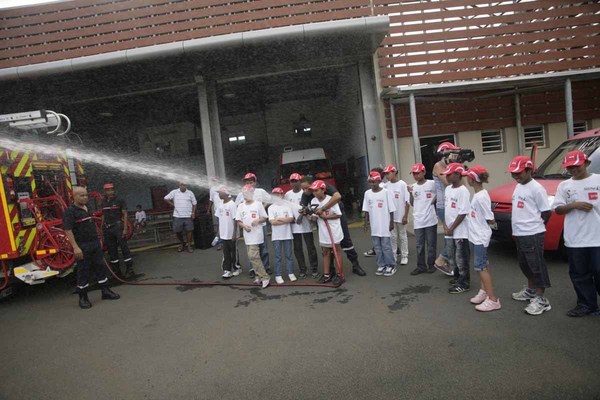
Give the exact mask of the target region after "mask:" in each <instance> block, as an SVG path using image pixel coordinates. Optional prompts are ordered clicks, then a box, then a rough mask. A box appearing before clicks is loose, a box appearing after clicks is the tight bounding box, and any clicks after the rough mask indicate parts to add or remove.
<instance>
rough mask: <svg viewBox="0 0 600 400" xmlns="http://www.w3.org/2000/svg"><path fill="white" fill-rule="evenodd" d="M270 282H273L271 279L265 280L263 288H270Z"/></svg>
mask: <svg viewBox="0 0 600 400" xmlns="http://www.w3.org/2000/svg"><path fill="white" fill-rule="evenodd" d="M269 282H271V279H265V280H264V281H262V288H263V289H264V288H266V287H267V286H269Z"/></svg>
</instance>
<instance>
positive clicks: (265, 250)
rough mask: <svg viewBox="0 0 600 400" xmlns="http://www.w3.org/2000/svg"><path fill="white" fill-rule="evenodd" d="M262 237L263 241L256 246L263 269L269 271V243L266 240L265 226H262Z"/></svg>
mask: <svg viewBox="0 0 600 400" xmlns="http://www.w3.org/2000/svg"><path fill="white" fill-rule="evenodd" d="M263 237H264V238H265V241H264V243H263V244H260V245H258V248H259V250H260V260H261V261H262V263H263V265H264V267H265V269H269V241H268V240H267V239H268V237H267V225H266V224H265V225H264V226H263Z"/></svg>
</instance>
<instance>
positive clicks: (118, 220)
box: [102, 183, 135, 279]
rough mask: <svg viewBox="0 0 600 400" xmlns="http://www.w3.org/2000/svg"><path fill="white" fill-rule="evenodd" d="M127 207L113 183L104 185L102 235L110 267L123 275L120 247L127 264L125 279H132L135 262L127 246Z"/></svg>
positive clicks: (124, 261) (119, 274)
mask: <svg viewBox="0 0 600 400" xmlns="http://www.w3.org/2000/svg"><path fill="white" fill-rule="evenodd" d="M126 221H127V205H126V204H125V200H122V199H119V198H118V197H116V196H115V186H114V184H112V183H106V184H105V185H104V198H103V199H102V233H103V236H104V244H106V247H107V248H108V256H109V258H110V267H111V269H112V270H113V271H114V272H115V273H116V274H117V275H118V276H122V275H121V268H120V267H119V247H120V248H121V252H122V253H123V263H125V267H126V270H125V278H126V279H130V278H132V277H133V276H134V275H135V273H134V272H133V260H132V259H131V253H130V252H129V246H127V239H125V238H126V237H127V233H128V232H127V226H128V225H127V223H126Z"/></svg>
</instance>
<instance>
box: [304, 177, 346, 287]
mask: <svg viewBox="0 0 600 400" xmlns="http://www.w3.org/2000/svg"><path fill="white" fill-rule="evenodd" d="M326 187H327V186H326V185H325V182H323V181H321V180H316V181H314V182H313V183H312V184H311V185H310V186H309V189H310V190H312V191H313V195H314V196H315V197H314V198H313V199H312V200H311V202H310V204H311V205H314V206H316V210H319V209H320V208H322V207H323V206H324V205H326V204H327V203H328V202H329V200H331V196H328V195H326V194H325V188H326ZM341 217H342V211H341V210H340V206H339V205H337V204H335V205H333V206H332V207H331V208H329V209H327V210H325V211H323V212H322V213H320V215H317V214H313V215H311V216H310V218H311V219H312V220H313V221H317V224H318V227H319V244H320V245H321V250H322V254H323V276H322V277H321V279H320V280H319V283H330V282H331V281H332V276H331V274H330V269H331V252H332V248H333V246H335V249H336V250H337V254H338V255H341V254H342V247H341V246H340V242H341V241H342V239H344V232H343V231H342V224H341V221H340V218H341ZM326 221H327V224H328V225H329V230H331V236H330V234H329V230H328V229H327V225H326V223H325V222H326ZM332 240H333V243H332ZM338 258H340V259H341V257H338ZM339 262H341V261H339Z"/></svg>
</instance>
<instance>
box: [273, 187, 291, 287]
mask: <svg viewBox="0 0 600 400" xmlns="http://www.w3.org/2000/svg"><path fill="white" fill-rule="evenodd" d="M271 193H272V194H273V199H274V201H275V202H274V203H273V204H271V206H270V207H269V222H270V223H271V227H272V228H271V240H272V241H273V250H274V251H275V282H277V283H278V284H282V283H283V282H284V281H283V278H282V277H281V250H283V256H284V257H285V263H286V268H287V272H288V277H289V278H290V281H292V282H294V281H295V280H296V276H295V275H294V261H293V260H292V240H293V238H294V237H293V236H292V225H291V223H292V222H294V215H293V213H292V209H291V208H290V206H289V205H287V204H286V203H285V202H283V201H282V200H283V189H281V188H280V187H276V188H274V189H273V191H272V192H271ZM277 199H279V200H280V201H279V202H277Z"/></svg>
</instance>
